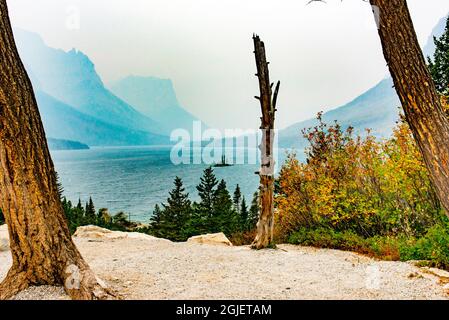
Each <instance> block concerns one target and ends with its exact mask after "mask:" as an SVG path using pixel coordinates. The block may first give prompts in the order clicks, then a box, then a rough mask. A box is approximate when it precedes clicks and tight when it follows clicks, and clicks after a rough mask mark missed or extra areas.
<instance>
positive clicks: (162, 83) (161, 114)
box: [110, 76, 206, 132]
mask: <svg viewBox="0 0 449 320" xmlns="http://www.w3.org/2000/svg"><path fill="white" fill-rule="evenodd" d="M110 88H111V91H112V92H113V93H114V94H115V95H117V96H118V97H120V98H121V99H123V100H124V101H126V102H127V103H129V104H130V105H132V106H134V107H135V108H136V109H137V110H138V111H139V112H141V113H142V114H144V115H146V116H148V117H150V118H151V119H154V120H156V121H157V122H159V123H160V124H161V126H162V127H163V130H164V131H166V132H171V131H172V130H174V129H178V128H183V129H187V130H189V131H191V130H192V124H193V121H199V119H198V118H196V117H195V116H193V115H192V114H191V113H189V112H188V111H186V110H185V109H184V108H182V107H181V106H180V104H179V102H178V98H177V97H176V93H175V90H174V88H173V83H172V81H171V80H170V79H159V78H155V77H142V76H128V77H126V78H124V79H121V80H119V81H116V82H113V83H112V84H111V85H110ZM202 127H203V128H205V127H206V125H204V124H203V126H202Z"/></svg>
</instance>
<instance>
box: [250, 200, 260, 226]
mask: <svg viewBox="0 0 449 320" xmlns="http://www.w3.org/2000/svg"><path fill="white" fill-rule="evenodd" d="M259 214H260V200H259V192H255V193H254V195H253V200H252V201H251V207H250V209H249V216H248V230H253V229H254V228H255V227H256V225H257V222H258V221H259Z"/></svg>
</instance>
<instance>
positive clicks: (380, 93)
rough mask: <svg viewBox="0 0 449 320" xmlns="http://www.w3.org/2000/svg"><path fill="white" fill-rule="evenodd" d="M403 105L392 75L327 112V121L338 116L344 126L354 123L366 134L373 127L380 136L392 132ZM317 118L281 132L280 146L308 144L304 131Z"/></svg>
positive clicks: (298, 146) (296, 146)
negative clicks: (400, 107) (303, 135)
mask: <svg viewBox="0 0 449 320" xmlns="http://www.w3.org/2000/svg"><path fill="white" fill-rule="evenodd" d="M399 106H400V102H399V98H398V97H397V95H396V92H395V91H394V89H393V81H392V80H391V78H389V79H385V80H383V81H381V82H380V83H379V84H378V85H377V86H375V87H374V88H372V89H370V90H368V91H367V92H365V93H364V94H362V95H361V96H359V97H357V98H356V99H354V100H353V101H351V102H350V103H348V104H346V105H344V106H342V107H339V108H336V109H333V110H331V111H328V112H326V113H324V114H323V120H324V121H325V122H327V123H330V122H333V121H334V120H337V121H338V123H339V124H340V125H342V126H343V127H344V128H346V127H348V126H352V127H354V129H355V131H356V132H358V133H361V134H363V133H364V131H365V129H372V134H374V135H376V136H378V137H384V136H388V135H389V134H390V133H391V130H392V128H393V127H394V126H395V124H396V121H397V120H398V115H399V109H398V107H399ZM317 123H318V121H317V120H316V119H310V120H306V121H303V122H299V123H296V124H294V125H292V126H290V127H288V128H286V129H284V130H281V131H280V132H279V136H280V138H279V146H280V147H284V148H291V147H294V148H298V149H301V148H303V147H305V146H306V145H307V141H306V140H305V139H304V138H303V137H302V134H301V131H302V129H304V128H310V127H313V126H315V125H317Z"/></svg>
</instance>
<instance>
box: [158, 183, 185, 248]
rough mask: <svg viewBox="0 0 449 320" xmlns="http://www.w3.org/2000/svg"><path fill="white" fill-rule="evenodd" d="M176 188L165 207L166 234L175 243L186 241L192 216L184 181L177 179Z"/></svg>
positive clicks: (170, 193)
mask: <svg viewBox="0 0 449 320" xmlns="http://www.w3.org/2000/svg"><path fill="white" fill-rule="evenodd" d="M174 184H175V188H174V189H173V190H172V191H170V192H169V195H170V197H169V198H168V199H167V204H163V205H162V206H163V207H164V210H163V212H164V220H165V221H164V222H165V232H166V233H167V235H168V239H170V240H173V241H183V240H186V239H187V238H186V234H185V232H186V231H185V230H186V224H187V222H188V220H189V219H190V215H191V202H190V200H189V194H188V193H186V192H185V188H184V186H183V182H182V179H181V178H179V177H176V178H175V182H174Z"/></svg>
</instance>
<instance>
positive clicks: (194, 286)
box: [0, 236, 449, 299]
mask: <svg viewBox="0 0 449 320" xmlns="http://www.w3.org/2000/svg"><path fill="white" fill-rule="evenodd" d="M75 242H76V244H77V246H78V248H79V249H80V251H81V253H82V254H83V256H84V257H85V258H86V260H87V261H88V263H89V264H90V266H91V267H92V268H93V270H94V271H95V272H96V273H97V275H98V276H99V277H100V278H101V279H103V280H105V281H106V282H107V283H108V285H109V286H111V287H112V288H113V289H114V290H116V291H118V292H119V293H120V294H121V295H122V296H123V297H124V298H125V299H447V298H449V296H448V295H447V288H446V289H445V288H443V285H442V284H440V283H439V278H438V277H436V276H435V275H432V274H429V273H428V272H426V270H424V269H420V268H418V267H415V266H413V265H412V264H410V263H402V262H385V261H376V260H373V259H370V258H367V257H364V256H360V255H357V254H353V253H349V252H342V251H337V250H323V249H314V248H306V247H299V246H292V245H281V246H279V249H277V250H271V249H270V250H262V251H253V250H251V249H249V248H248V247H227V246H216V245H202V244H195V243H172V242H170V241H167V240H163V239H156V238H153V237H149V236H145V237H140V236H138V237H135V238H122V239H89V238H75ZM10 263H11V258H10V256H9V252H0V279H2V278H3V277H4V276H5V274H6V272H7V269H8V268H9V266H10ZM65 298H67V297H66V295H65V294H64V291H63V290H62V289H61V288H53V287H47V286H46V287H37V288H30V289H28V290H26V291H25V292H22V293H21V294H19V295H18V296H17V297H16V299H65Z"/></svg>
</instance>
